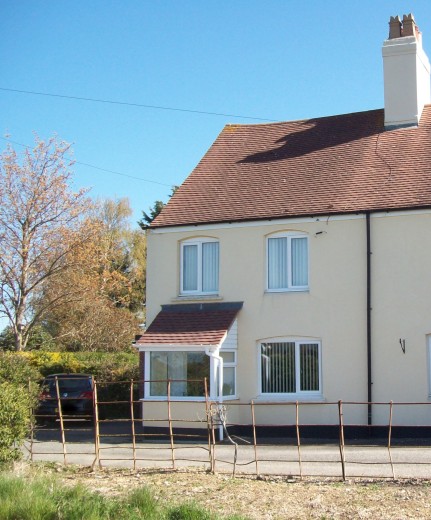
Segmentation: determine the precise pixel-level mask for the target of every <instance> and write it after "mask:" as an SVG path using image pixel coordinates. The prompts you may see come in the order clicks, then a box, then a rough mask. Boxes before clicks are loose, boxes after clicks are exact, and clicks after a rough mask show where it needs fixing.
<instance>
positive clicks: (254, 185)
mask: <svg viewBox="0 0 431 520" xmlns="http://www.w3.org/2000/svg"><path fill="white" fill-rule="evenodd" d="M389 25H390V30H389V38H388V39H387V40H386V41H385V42H384V43H383V68H384V89H385V92H384V100H385V101H384V103H385V106H384V109H381V110H370V111H366V112H358V113H351V114H344V115H335V116H330V117H321V118H316V119H309V120H303V121H288V122H280V123H271V124H256V125H248V124H246V125H227V126H226V127H225V128H224V129H223V130H222V132H221V133H220V135H219V136H218V137H217V139H216V141H215V142H214V144H213V145H212V146H211V148H210V149H209V150H208V152H207V153H206V154H205V156H204V157H203V158H202V160H201V161H200V162H199V164H198V165H197V166H196V168H195V169H194V171H193V172H192V173H191V175H190V176H189V177H188V178H187V179H186V181H185V182H184V184H183V185H182V186H181V187H180V188H179V190H178V191H177V192H176V193H175V195H174V196H173V197H172V199H171V200H170V201H169V203H168V204H167V206H166V207H165V208H164V209H163V211H162V212H161V214H160V215H159V216H158V217H157V218H156V219H155V220H154V222H153V223H152V225H151V228H150V230H149V233H148V261H147V262H148V263H147V269H148V281H147V291H148V292H147V302H148V303H147V320H148V323H149V324H150V325H149V327H148V330H147V332H146V333H145V334H144V335H143V336H142V337H140V338H139V340H138V341H137V343H136V345H137V347H138V348H139V351H140V356H141V367H142V374H143V377H144V378H145V379H146V380H147V382H146V383H145V389H144V399H143V400H144V406H145V400H152V401H154V400H156V401H157V400H160V401H165V400H166V399H167V385H166V382H164V381H163V380H166V379H172V380H173V381H172V383H171V386H170V395H171V397H172V398H175V399H176V400H180V401H181V400H184V401H188V400H193V401H197V402H198V401H199V399H202V396H203V393H204V388H203V383H202V378H203V377H207V378H208V385H209V388H208V391H209V393H210V395H211V397H212V399H220V400H221V399H222V400H223V401H224V402H230V403H231V404H232V407H231V410H230V414H231V417H230V419H231V420H232V421H233V422H239V423H241V422H242V423H247V422H249V421H250V418H249V415H248V414H249V409H248V408H246V407H243V408H241V407H240V406H238V407H235V406H233V405H234V403H248V402H250V401H251V400H253V401H254V402H256V403H271V404H272V405H273V404H274V403H286V402H292V401H293V402H296V401H300V402H305V403H307V406H305V407H304V411H303V412H301V413H302V414H303V415H302V419H303V421H304V422H308V423H311V424H322V425H323V424H332V423H334V422H336V415H335V412H334V407H331V406H329V403H336V402H337V401H338V400H340V399H341V400H343V401H348V402H354V403H356V402H361V403H365V404H362V405H356V406H355V405H351V406H350V407H349V408H348V410H347V408H346V411H345V414H346V421H350V422H351V423H356V424H365V425H366V424H373V425H375V424H387V421H388V413H389V412H388V407H387V406H383V405H378V404H373V405H371V404H367V403H369V402H373V403H376V402H377V403H379V402H382V403H387V402H389V401H391V400H393V401H396V402H403V403H404V402H415V403H425V404H423V405H412V406H407V405H406V406H398V407H397V408H396V409H394V422H395V423H396V424H400V425H403V424H404V425H431V407H429V406H427V403H428V402H429V403H431V383H430V380H431V261H430V258H431V105H430V104H429V103H430V64H429V61H428V58H427V57H426V55H425V53H424V51H423V49H422V39H421V33H420V32H419V30H418V27H417V25H416V23H415V21H414V18H413V16H412V15H405V16H404V17H403V19H402V20H400V19H399V18H398V17H394V18H391V20H390V24H389ZM325 403H328V406H324V404H325ZM156 406H157V403H156ZM160 406H162V405H160ZM163 406H164V405H163ZM260 410H261V411H260V417H259V422H260V423H262V424H272V423H274V422H276V421H277V420H284V419H280V418H279V417H277V416H276V415H277V414H279V413H284V412H280V409H278V412H276V410H277V408H276V407H274V406H267V407H261V409H260Z"/></svg>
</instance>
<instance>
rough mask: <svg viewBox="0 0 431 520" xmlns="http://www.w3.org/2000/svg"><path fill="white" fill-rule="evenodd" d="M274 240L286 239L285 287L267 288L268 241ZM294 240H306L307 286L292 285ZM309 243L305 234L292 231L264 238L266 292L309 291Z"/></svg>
mask: <svg viewBox="0 0 431 520" xmlns="http://www.w3.org/2000/svg"><path fill="white" fill-rule="evenodd" d="M274 238H286V239H287V287H282V288H275V289H273V288H270V287H269V265H270V262H269V240H270V239H274ZM294 238H305V239H306V240H307V281H308V284H307V285H292V239H294ZM309 258H310V241H309V238H308V235H307V234H306V233H298V232H292V231H287V232H286V231H284V232H279V233H273V234H271V235H268V236H267V237H266V273H265V274H266V276H265V278H266V283H265V286H266V292H271V293H273V292H274V293H276V292H300V291H308V290H309V283H310V282H309V278H310V269H309V264H310V260H309Z"/></svg>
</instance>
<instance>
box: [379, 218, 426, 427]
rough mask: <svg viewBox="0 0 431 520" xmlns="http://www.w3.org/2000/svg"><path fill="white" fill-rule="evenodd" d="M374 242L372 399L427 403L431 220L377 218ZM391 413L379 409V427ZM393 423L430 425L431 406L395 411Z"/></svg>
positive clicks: (397, 409) (402, 408)
mask: <svg viewBox="0 0 431 520" xmlns="http://www.w3.org/2000/svg"><path fill="white" fill-rule="evenodd" d="M371 237H372V252H373V255H372V265H373V268H372V273H373V275H372V285H373V295H372V302H373V305H372V307H373V311H372V320H373V400H375V401H389V400H394V401H401V402H406V401H411V402H428V395H429V383H428V356H427V335H429V334H431V215H430V214H429V213H421V214H415V213H410V214H409V215H402V216H396V215H392V216H391V215H386V216H380V217H377V216H376V217H374V218H373V220H372V231H371ZM400 339H403V340H405V353H403V351H402V349H401V346H400V343H399V340H400ZM387 413H388V409H387V407H386V408H383V407H378V408H377V409H376V411H375V414H374V415H375V419H376V422H377V421H380V422H382V421H384V420H386V417H387ZM394 422H395V423H400V424H403V423H404V424H423V425H430V424H431V406H427V405H424V406H414V407H412V406H410V407H407V406H403V407H400V406H396V407H395V410H394Z"/></svg>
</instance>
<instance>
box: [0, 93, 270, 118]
mask: <svg viewBox="0 0 431 520" xmlns="http://www.w3.org/2000/svg"><path fill="white" fill-rule="evenodd" d="M0 90H3V91H6V92H17V93H19V94H31V95H35V96H46V97H55V98H63V99H74V100H76V101H91V102H93V103H107V104H110V105H125V106H129V107H138V108H152V109H155V110H170V111H173V112H187V113H190V114H201V115H207V116H222V117H234V118H238V119H253V120H255V121H269V122H271V123H278V122H279V121H278V120H277V119H268V118H264V117H252V116H240V115H238V114H224V113H222V112H206V111H204V110H190V109H187V108H176V107H164V106H159V105H144V104H142V103H128V102H126V101H113V100H110V99H98V98H87V97H79V96H66V95H63V94H52V93H48V92H35V91H33V90H18V89H14V88H4V87H0Z"/></svg>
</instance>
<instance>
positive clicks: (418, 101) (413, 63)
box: [382, 14, 431, 128]
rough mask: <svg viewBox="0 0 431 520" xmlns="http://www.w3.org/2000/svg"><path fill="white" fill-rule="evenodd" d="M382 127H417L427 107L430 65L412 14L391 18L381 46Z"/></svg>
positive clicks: (428, 101)
mask: <svg viewBox="0 0 431 520" xmlns="http://www.w3.org/2000/svg"><path fill="white" fill-rule="evenodd" d="M382 54H383V72H384V82H385V85H384V88H385V127H386V128H398V127H403V126H406V127H407V126H417V125H418V124H419V121H420V117H421V114H422V110H423V107H424V105H425V104H427V103H430V101H431V99H430V63H429V60H428V57H427V56H426V54H425V52H424V51H423V49H422V35H421V33H420V31H419V29H418V26H417V25H416V22H415V19H414V17H413V15H412V14H407V15H404V16H403V20H402V22H401V20H400V17H399V16H391V18H390V21H389V38H388V39H387V40H386V41H385V42H383V51H382Z"/></svg>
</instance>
